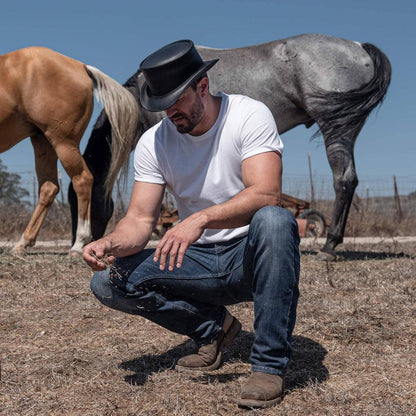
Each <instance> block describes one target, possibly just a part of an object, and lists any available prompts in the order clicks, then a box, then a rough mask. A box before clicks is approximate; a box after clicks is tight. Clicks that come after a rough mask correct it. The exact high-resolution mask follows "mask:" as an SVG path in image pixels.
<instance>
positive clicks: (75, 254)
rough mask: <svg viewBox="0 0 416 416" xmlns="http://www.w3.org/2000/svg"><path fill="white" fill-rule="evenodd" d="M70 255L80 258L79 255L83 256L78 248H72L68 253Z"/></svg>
mask: <svg viewBox="0 0 416 416" xmlns="http://www.w3.org/2000/svg"><path fill="white" fill-rule="evenodd" d="M68 256H69V257H73V258H79V257H82V253H80V252H79V251H76V250H71V251H70V252H69V253H68Z"/></svg>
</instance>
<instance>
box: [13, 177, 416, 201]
mask: <svg viewBox="0 0 416 416" xmlns="http://www.w3.org/2000/svg"><path fill="white" fill-rule="evenodd" d="M13 173H17V174H18V175H20V177H21V182H20V185H21V186H22V187H23V188H25V189H26V190H27V191H28V192H29V196H28V197H27V198H26V201H27V202H29V203H30V204H35V203H36V201H37V188H38V185H37V180H36V175H35V172H34V171H33V170H27V171H20V172H13ZM394 178H395V180H396V187H397V195H400V196H408V195H409V194H413V193H415V192H416V175H411V176H395V175H393V174H391V175H384V176H360V177H359V180H360V182H359V184H358V187H357V189H356V194H357V195H358V197H360V198H373V197H387V196H394V195H395V189H394V186H395V185H394ZM60 182H61V191H60V193H59V195H58V200H59V202H63V203H66V202H67V200H68V197H67V190H68V185H69V178H68V177H67V176H66V175H62V177H61V176H60ZM133 182H134V180H133V175H132V174H130V175H129V178H128V180H127V183H126V186H125V187H123V188H118V189H115V191H114V192H115V193H114V195H115V199H116V200H117V199H119V198H118V197H117V196H116V195H121V196H122V199H123V201H120V202H122V203H123V204H125V205H126V204H128V201H129V199H130V192H131V188H132V186H133ZM311 182H312V184H311ZM283 192H284V193H285V194H288V195H291V196H294V197H296V198H300V199H304V200H307V201H310V200H311V199H313V196H314V199H315V200H333V199H334V198H335V192H334V188H333V179H332V176H331V175H313V176H312V181H311V177H310V176H309V175H290V174H286V175H284V176H283ZM312 193H313V194H314V195H312Z"/></svg>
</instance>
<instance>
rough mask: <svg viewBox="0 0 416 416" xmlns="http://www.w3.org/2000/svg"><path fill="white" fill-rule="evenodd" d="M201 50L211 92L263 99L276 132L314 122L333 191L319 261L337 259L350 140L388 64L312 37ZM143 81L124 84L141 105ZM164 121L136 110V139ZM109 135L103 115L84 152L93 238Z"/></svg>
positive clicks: (349, 176) (350, 185) (365, 47)
mask: <svg viewBox="0 0 416 416" xmlns="http://www.w3.org/2000/svg"><path fill="white" fill-rule="evenodd" d="M198 50H199V52H200V53H201V55H202V56H203V58H204V59H207V60H209V59H214V58H219V59H220V60H219V62H218V63H217V64H216V65H215V66H214V67H213V68H212V69H211V70H210V71H209V79H210V89H211V92H216V91H218V90H221V91H224V92H226V93H230V94H233V93H234V94H245V95H248V96H250V97H252V98H255V99H258V100H261V101H263V102H264V103H265V104H266V105H267V106H268V107H269V108H270V109H271V111H272V112H273V115H274V117H275V119H276V122H277V127H278V129H279V132H280V133H284V132H285V131H287V130H290V129H291V128H293V127H295V126H298V125H300V124H304V125H305V126H306V127H310V126H312V125H313V124H315V123H316V124H317V125H318V127H319V129H320V132H321V133H322V135H323V138H324V142H325V146H326V152H327V156H328V160H329V163H330V166H331V169H332V172H333V178H334V188H335V202H334V206H333V213H332V221H331V224H330V227H329V231H328V235H327V240H326V243H325V245H324V247H323V248H322V250H321V252H320V253H319V254H318V258H320V259H325V260H333V259H335V247H336V246H337V245H338V244H339V243H341V242H342V240H343V236H344V229H345V225H346V222H347V217H348V212H349V208H350V205H351V201H352V198H353V195H354V190H355V188H356V186H357V184H358V179H357V175H356V172H355V165H354V153H353V151H354V143H355V140H356V138H357V135H358V133H359V132H360V130H361V128H362V127H363V125H364V123H365V121H366V119H367V117H368V115H369V114H370V112H371V111H372V110H373V109H374V108H375V107H377V105H379V104H380V103H381V102H382V100H383V98H384V96H385V94H386V91H387V87H388V86H389V83H390V78H391V66H390V63H389V60H388V59H387V57H386V56H385V55H384V54H383V53H382V52H381V51H380V50H379V49H378V48H376V47H375V46H374V45H371V44H368V43H363V44H360V43H358V42H352V41H348V40H345V39H339V38H334V37H330V36H325V35H316V34H307V35H300V36H295V37H292V38H287V39H283V40H278V41H274V42H270V43H265V44H261V45H256V46H249V47H244V48H237V49H211V48H206V47H202V46H200V47H198ZM141 83H142V75H141V74H140V73H139V72H137V73H136V74H134V75H133V76H132V77H131V78H130V79H129V80H128V81H127V83H126V84H125V86H126V88H128V89H129V90H130V91H131V92H132V93H133V95H134V96H135V97H136V99H137V101H138V103H139V99H138V97H139V90H140V85H141ZM139 104H140V103H139ZM162 117H163V114H162V113H156V114H155V113H149V112H147V111H145V110H144V109H142V108H141V109H140V115H139V128H138V131H137V136H136V140H138V139H139V138H140V135H141V134H142V133H143V131H145V130H146V129H148V128H149V127H151V126H152V125H154V124H155V123H156V122H158V121H159V120H160V119H161V118H162ZM109 132H110V125H109V123H108V120H107V118H106V116H105V114H103V113H102V114H101V115H100V117H99V118H98V120H97V122H96V125H95V127H94V129H93V131H92V133H91V137H90V139H89V142H88V144H87V147H86V150H85V153H84V157H85V159H86V161H87V164H88V165H89V166H91V169H92V170H93V173H94V187H93V191H92V192H93V194H92V207H93V208H92V224H91V225H92V232H93V238H98V237H100V236H101V235H102V234H103V233H104V231H105V227H106V225H107V223H108V221H109V219H110V217H111V215H112V201H108V202H106V201H105V200H104V198H103V191H102V186H103V184H104V182H105V179H106V177H107V174H106V170H105V163H107V162H106V160H109V158H110V157H111V153H110V149H109V147H103V146H102V143H104V142H105V140H103V138H107V139H108V137H109ZM134 144H135V143H132V146H134ZM72 192H73V191H72V189H71V188H70V192H69V196H70V202H71V210H72V214H73V215H72V220H73V230H75V229H76V224H77V222H76V215H74V214H75V212H76V201H75V198H74V196H73V194H72Z"/></svg>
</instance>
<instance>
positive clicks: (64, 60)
mask: <svg viewBox="0 0 416 416" xmlns="http://www.w3.org/2000/svg"><path fill="white" fill-rule="evenodd" d="M69 98H70V99H69ZM0 104H1V105H0V132H1V133H2V137H1V141H2V143H3V146H2V147H3V149H1V148H0V150H3V151H4V150H7V148H8V147H11V146H13V145H14V144H16V143H17V142H19V141H20V140H22V139H24V138H25V137H28V136H31V135H32V133H33V132H36V131H37V130H39V129H40V130H41V131H43V132H47V131H52V130H54V131H56V132H58V133H59V134H60V135H62V136H64V135H66V134H68V133H70V132H71V130H72V129H74V125H75V123H76V120H82V126H84V125H85V121H84V119H85V118H88V120H89V117H90V115H91V112H92V107H93V92H92V81H91V79H90V77H89V76H88V73H87V71H86V70H85V65H84V64H83V63H82V62H79V61H77V60H75V59H72V58H70V57H68V56H65V55H62V54H60V53H58V52H55V51H53V50H51V49H48V48H44V47H28V48H23V49H19V50H16V51H13V52H9V53H6V54H4V55H1V56H0ZM80 129H81V128H80ZM6 142H7V148H6V145H5V143H6Z"/></svg>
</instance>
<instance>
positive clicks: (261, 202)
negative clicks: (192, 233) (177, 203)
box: [192, 186, 280, 229]
mask: <svg viewBox="0 0 416 416" xmlns="http://www.w3.org/2000/svg"><path fill="white" fill-rule="evenodd" d="M267 205H280V192H275V191H265V190H262V189H259V188H258V187H256V186H252V187H248V188H246V189H244V190H243V191H241V192H240V193H238V194H237V195H236V196H235V197H233V198H231V199H230V200H229V201H226V202H224V203H222V204H218V205H213V206H211V207H209V208H205V209H203V210H201V211H199V212H196V213H195V214H193V215H192V217H194V216H195V218H194V220H197V221H198V222H199V223H200V224H201V226H202V227H203V228H204V229H206V228H214V229H222V228H236V227H242V226H244V225H247V224H249V223H250V221H251V218H252V217H253V215H254V214H255V213H256V211H258V210H259V209H260V208H263V207H265V206H267Z"/></svg>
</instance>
